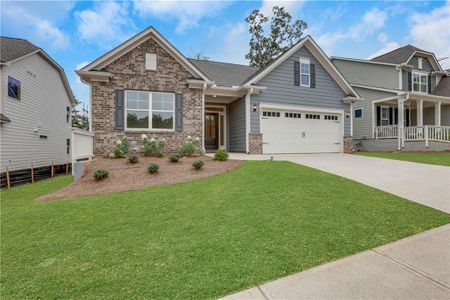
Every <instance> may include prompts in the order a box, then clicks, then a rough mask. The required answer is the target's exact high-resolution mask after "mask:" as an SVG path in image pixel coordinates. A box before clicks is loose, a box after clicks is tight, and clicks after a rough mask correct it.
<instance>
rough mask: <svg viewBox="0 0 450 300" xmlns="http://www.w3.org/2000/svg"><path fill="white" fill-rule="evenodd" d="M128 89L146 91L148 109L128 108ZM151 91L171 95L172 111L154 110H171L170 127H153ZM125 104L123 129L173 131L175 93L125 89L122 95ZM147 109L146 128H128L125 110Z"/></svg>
mask: <svg viewBox="0 0 450 300" xmlns="http://www.w3.org/2000/svg"><path fill="white" fill-rule="evenodd" d="M129 91H133V92H144V93H148V94H149V95H148V101H149V105H148V109H147V110H146V109H137V108H128V107H127V106H128V101H127V95H128V92H129ZM153 93H160V94H168V95H172V111H170V110H155V112H171V113H172V115H173V117H172V119H173V122H172V128H171V129H164V128H156V129H153ZM124 101H125V105H124V108H125V109H124V118H125V120H124V122H125V131H140V132H142V131H146V132H174V131H175V93H164V92H152V91H141V90H125V97H124ZM129 110H130V111H148V113H149V115H148V126H149V127H148V128H128V118H127V111H129Z"/></svg>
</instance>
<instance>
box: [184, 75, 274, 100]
mask: <svg viewBox="0 0 450 300" xmlns="http://www.w3.org/2000/svg"><path fill="white" fill-rule="evenodd" d="M187 83H188V87H189V88H193V89H205V95H206V96H213V97H217V96H220V97H234V98H240V97H243V96H245V95H247V94H248V93H249V92H250V93H251V94H259V93H260V92H261V91H262V90H265V89H266V87H264V86H258V85H240V86H220V85H217V84H216V83H215V82H212V81H209V82H207V81H203V80H198V79H188V80H187Z"/></svg>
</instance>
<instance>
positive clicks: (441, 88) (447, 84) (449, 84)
mask: <svg viewBox="0 0 450 300" xmlns="http://www.w3.org/2000/svg"><path fill="white" fill-rule="evenodd" d="M431 94H433V95H436V96H444V97H450V76H445V77H442V79H441V80H440V81H439V83H438V85H437V86H436V87H435V88H434V90H433V92H432V93H431Z"/></svg>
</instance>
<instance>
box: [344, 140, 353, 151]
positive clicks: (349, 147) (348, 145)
mask: <svg viewBox="0 0 450 300" xmlns="http://www.w3.org/2000/svg"><path fill="white" fill-rule="evenodd" d="M344 153H349V154H350V153H353V137H352V136H344Z"/></svg>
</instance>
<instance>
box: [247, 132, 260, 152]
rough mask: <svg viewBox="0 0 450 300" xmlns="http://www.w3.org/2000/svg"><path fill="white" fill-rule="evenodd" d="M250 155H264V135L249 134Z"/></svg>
mask: <svg viewBox="0 0 450 300" xmlns="http://www.w3.org/2000/svg"><path fill="white" fill-rule="evenodd" d="M248 139H249V153H250V154H262V153H263V147H262V133H249V134H248Z"/></svg>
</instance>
